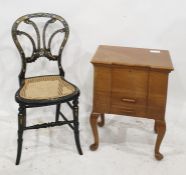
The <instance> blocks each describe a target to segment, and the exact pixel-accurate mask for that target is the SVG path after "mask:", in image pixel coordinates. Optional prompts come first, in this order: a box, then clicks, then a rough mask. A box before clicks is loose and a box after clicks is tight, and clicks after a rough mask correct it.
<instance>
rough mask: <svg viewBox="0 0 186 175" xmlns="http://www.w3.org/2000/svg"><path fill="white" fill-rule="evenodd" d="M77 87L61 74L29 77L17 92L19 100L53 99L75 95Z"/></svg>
mask: <svg viewBox="0 0 186 175" xmlns="http://www.w3.org/2000/svg"><path fill="white" fill-rule="evenodd" d="M76 92H77V88H76V87H75V86H74V85H72V84H70V83H69V82H67V81H65V80H64V79H63V78H62V77H61V76H58V75H52V76H51V75H50V76H41V77H33V78H27V79H25V81H24V85H23V86H22V87H21V88H20V90H19V91H18V93H17V94H16V97H17V101H18V102H19V101H20V99H21V101H22V102H25V101H43V100H44V101H51V100H52V101H53V100H56V99H59V98H60V99H61V98H63V97H67V96H70V95H73V94H74V93H76Z"/></svg>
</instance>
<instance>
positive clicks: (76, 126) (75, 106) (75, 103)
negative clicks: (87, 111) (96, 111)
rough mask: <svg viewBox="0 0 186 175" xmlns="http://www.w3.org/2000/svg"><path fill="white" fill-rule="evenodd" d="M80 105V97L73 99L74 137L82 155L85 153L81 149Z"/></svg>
mask: <svg viewBox="0 0 186 175" xmlns="http://www.w3.org/2000/svg"><path fill="white" fill-rule="evenodd" d="M78 114H79V107H78V99H75V100H74V101H73V119H74V137H75V142H76V147H77V150H78V152H79V154H80V155H83V152H82V150H81V144H80V139H79V119H78V118H79V117H78Z"/></svg>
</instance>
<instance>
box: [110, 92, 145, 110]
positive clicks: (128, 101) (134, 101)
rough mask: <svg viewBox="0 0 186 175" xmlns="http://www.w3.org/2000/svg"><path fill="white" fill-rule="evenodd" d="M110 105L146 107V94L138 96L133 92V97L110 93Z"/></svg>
mask: <svg viewBox="0 0 186 175" xmlns="http://www.w3.org/2000/svg"><path fill="white" fill-rule="evenodd" d="M111 99H112V100H111V105H117V106H121V107H122V106H131V107H135V106H146V103H147V96H146V94H144V93H143V94H140V93H137V92H133V95H131V96H128V94H127V93H124V92H123V93H121V92H119V93H118V92H112V94H111Z"/></svg>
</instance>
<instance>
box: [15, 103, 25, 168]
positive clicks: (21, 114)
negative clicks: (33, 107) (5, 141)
mask: <svg viewBox="0 0 186 175" xmlns="http://www.w3.org/2000/svg"><path fill="white" fill-rule="evenodd" d="M25 110H26V109H25V107H24V106H20V107H19V114H18V139H17V158H16V165H19V162H20V158H21V152H22V142H23V130H24V125H25V124H26V123H25V116H24V115H25V114H26V113H25Z"/></svg>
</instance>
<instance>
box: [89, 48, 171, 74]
mask: <svg viewBox="0 0 186 175" xmlns="http://www.w3.org/2000/svg"><path fill="white" fill-rule="evenodd" d="M91 62H92V63H93V64H107V65H114V64H115V65H127V66H141V67H149V68H153V69H165V70H168V71H172V70H173V69H174V67H173V65H172V61H171V58H170V55H169V51H168V50H157V49H145V48H131V47H120V46H106V45H100V46H99V47H98V49H97V51H96V53H95V55H94V57H93V59H92V61H91Z"/></svg>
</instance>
